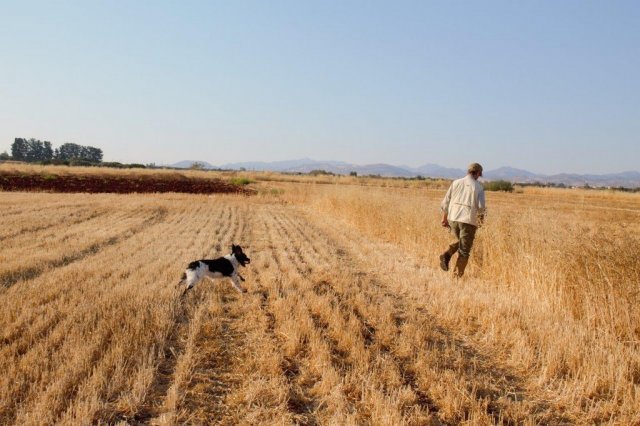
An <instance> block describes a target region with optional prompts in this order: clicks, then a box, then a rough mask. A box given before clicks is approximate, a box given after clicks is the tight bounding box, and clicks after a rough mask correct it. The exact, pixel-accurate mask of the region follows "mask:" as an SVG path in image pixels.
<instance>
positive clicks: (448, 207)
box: [440, 175, 486, 226]
mask: <svg viewBox="0 0 640 426" xmlns="http://www.w3.org/2000/svg"><path fill="white" fill-rule="evenodd" d="M440 208H441V209H442V211H443V212H447V220H448V221H449V222H462V223H468V224H470V225H474V226H478V216H484V214H485V212H486V205H485V198H484V188H483V187H482V184H480V182H478V181H477V180H475V179H474V178H473V177H471V175H466V176H465V177H463V178H462V179H457V180H454V181H453V183H452V184H451V186H450V187H449V190H448V191H447V194H446V195H445V196H444V199H443V200H442V204H440Z"/></svg>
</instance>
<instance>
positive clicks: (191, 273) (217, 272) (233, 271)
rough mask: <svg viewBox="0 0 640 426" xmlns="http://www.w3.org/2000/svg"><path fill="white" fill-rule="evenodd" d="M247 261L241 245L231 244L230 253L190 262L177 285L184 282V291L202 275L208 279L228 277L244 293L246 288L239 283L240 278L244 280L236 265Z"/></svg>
mask: <svg viewBox="0 0 640 426" xmlns="http://www.w3.org/2000/svg"><path fill="white" fill-rule="evenodd" d="M247 263H251V259H249V258H248V257H247V255H246V254H244V252H243V251H242V247H240V246H237V245H235V244H233V245H231V254H228V255H226V256H223V257H219V258H217V259H201V260H196V261H194V262H191V263H190V264H189V266H187V269H186V270H185V271H184V274H182V279H181V280H180V282H179V283H178V285H181V284H185V283H186V284H187V288H186V289H185V290H184V292H185V293H186V292H187V290H190V289H191V288H192V287H193V286H194V285H196V284H197V283H198V282H200V280H201V279H202V278H204V277H207V278H210V279H213V278H223V277H229V278H231V281H232V282H233V287H235V289H236V290H238V291H239V292H240V293H246V292H247V290H246V289H244V288H242V286H241V285H240V280H242V281H244V278H242V276H241V275H240V273H239V272H238V269H239V268H238V267H239V265H242V266H245V265H246V264H247Z"/></svg>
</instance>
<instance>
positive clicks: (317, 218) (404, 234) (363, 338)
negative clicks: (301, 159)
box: [0, 175, 640, 425]
mask: <svg viewBox="0 0 640 426" xmlns="http://www.w3.org/2000/svg"><path fill="white" fill-rule="evenodd" d="M261 177H262V178H264V179H262V178H261ZM252 178H253V179H256V180H258V182H257V183H256V184H255V185H254V187H255V189H256V190H257V195H255V196H251V197H247V196H243V195H234V194H214V195H198V194H173V193H166V194H53V193H23V192H11V193H6V192H5V193H2V192H0V209H1V211H2V216H1V219H0V242H1V246H0V261H1V262H0V299H1V302H2V306H3V308H2V310H1V311H0V370H2V372H3V374H2V376H1V378H0V381H1V386H0V424H16V425H42V424H153V425H156V424H157V425H173V424H194V425H209V424H229V425H231V424H302V425H316V424H318V425H320V424H322V425H324V424H326V425H333V424H354V425H355V424H358V425H360V424H365V425H366V424H383V425H402V424H407V425H423V424H433V425H438V424H446V425H453V424H461V423H467V424H585V423H611V424H633V423H639V422H640V415H639V414H638V412H639V411H640V394H639V392H640V308H639V306H640V303H639V302H640V291H639V287H638V283H639V282H640V264H639V262H638V259H637V254H638V253H639V252H640V237H639V235H640V232H639V231H640V229H639V228H640V197H639V196H638V195H633V194H623V193H614V192H596V191H583V190H550V189H549V190H531V189H527V190H525V191H524V192H521V193H514V194H495V193H490V194H488V207H489V209H490V210H489V216H488V220H487V224H486V225H485V226H484V227H483V228H482V229H481V230H480V231H479V232H478V238H477V242H476V246H475V247H474V251H473V253H472V263H471V264H470V267H469V268H468V272H467V275H466V276H465V277H464V278H463V279H461V280H454V279H452V278H451V276H450V275H449V274H447V273H444V272H442V271H440V270H439V269H438V264H437V255H438V253H439V252H440V251H442V250H443V249H444V247H445V246H446V244H447V243H448V241H449V239H448V235H447V234H446V232H445V231H444V230H442V229H441V228H440V227H439V212H438V205H439V202H440V198H441V197H442V196H443V194H444V189H443V188H444V186H443V184H441V183H424V184H414V183H406V184H405V183H402V182H395V181H384V180H380V181H379V182H377V183H376V182H370V181H366V182H365V181H361V182H363V183H366V185H360V184H358V182H359V181H358V179H356V178H351V179H350V178H344V179H339V178H331V179H329V178H327V179H328V180H327V181H326V182H314V181H311V180H305V179H301V180H300V181H298V182H290V181H289V182H285V181H284V178H283V179H282V180H278V178H277V177H276V176H272V175H269V176H267V175H263V176H261V175H256V176H252ZM287 179H288V180H291V179H290V177H287ZM385 186H386V187H385ZM232 243H236V244H241V245H242V246H243V248H244V249H245V252H246V253H247V254H248V255H249V257H251V260H252V261H251V264H250V265H248V267H247V268H245V269H243V271H242V274H243V275H244V277H245V278H246V282H245V283H244V284H243V285H244V286H245V287H247V288H248V290H249V291H248V293H246V294H239V293H237V292H236V291H235V290H234V289H233V287H232V286H231V284H230V282H229V281H228V280H217V281H215V282H210V281H206V280H205V281H203V282H201V283H200V284H199V285H198V286H197V287H195V289H194V290H193V291H192V292H189V293H187V294H186V295H185V296H184V297H182V296H181V290H180V289H177V288H176V283H177V282H178V280H179V278H180V275H181V274H182V272H183V270H184V268H185V266H186V265H187V264H188V263H189V262H190V261H192V260H195V259H200V258H211V257H217V256H220V255H224V254H228V252H229V248H230V246H231V244H232Z"/></svg>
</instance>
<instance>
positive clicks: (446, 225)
mask: <svg viewBox="0 0 640 426" xmlns="http://www.w3.org/2000/svg"><path fill="white" fill-rule="evenodd" d="M440 223H441V224H442V227H443V228H451V226H450V225H449V220H448V219H447V216H442V222H440Z"/></svg>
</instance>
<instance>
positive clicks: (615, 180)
mask: <svg viewBox="0 0 640 426" xmlns="http://www.w3.org/2000/svg"><path fill="white" fill-rule="evenodd" d="M194 163H196V161H190V160H185V161H180V162H178V163H174V164H170V165H168V166H169V167H175V168H190V167H191V166H192V165H193V164H194ZM197 163H201V164H202V165H203V167H204V168H205V169H225V170H242V169H244V170H254V171H275V172H285V173H309V172H311V171H313V170H325V171H327V172H331V173H335V174H342V175H348V174H349V173H351V172H356V173H357V174H358V175H360V176H364V175H379V176H384V177H406V178H411V177H417V176H423V177H432V178H445V179H456V178H459V177H462V176H464V175H465V174H466V171H465V170H463V169H456V168H448V167H442V166H439V165H437V164H424V165H422V166H420V167H409V166H393V165H390V164H384V163H379V164H367V165H357V164H350V163H345V162H341V161H316V160H312V159H309V158H303V159H300V160H289V161H273V162H263V161H259V162H244V163H227V164H222V165H220V166H214V165H212V164H210V163H208V162H206V161H197ZM483 178H484V179H485V180H506V181H509V182H513V183H535V182H539V183H553V184H564V185H567V186H584V185H589V186H597V187H608V186H612V187H619V186H622V187H626V188H638V187H640V172H636V171H628V172H621V173H610V174H603V175H593V174H584V175H582V174H570V173H560V174H555V175H542V174H537V173H532V172H530V171H527V170H522V169H515V168H513V167H500V168H498V169H494V170H487V171H485V172H484V174H483Z"/></svg>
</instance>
